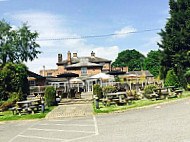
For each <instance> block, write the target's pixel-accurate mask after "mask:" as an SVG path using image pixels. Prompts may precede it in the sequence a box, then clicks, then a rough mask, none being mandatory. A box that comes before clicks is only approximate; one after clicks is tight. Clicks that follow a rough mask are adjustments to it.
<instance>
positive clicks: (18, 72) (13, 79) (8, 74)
mask: <svg viewBox="0 0 190 142" xmlns="http://www.w3.org/2000/svg"><path fill="white" fill-rule="evenodd" d="M27 70H28V68H27V67H26V66H25V65H24V64H20V63H19V64H13V63H7V64H6V65H5V66H4V67H3V69H2V71H1V74H0V75H1V76H0V86H1V87H0V100H1V99H2V100H7V99H8V97H9V96H10V95H11V93H14V92H17V93H18V92H19V90H20V92H22V93H23V94H25V95H26V94H28V92H29V84H28V79H27V77H28V74H27ZM23 99H24V98H23Z"/></svg>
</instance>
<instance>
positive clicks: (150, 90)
mask: <svg viewBox="0 0 190 142" xmlns="http://www.w3.org/2000/svg"><path fill="white" fill-rule="evenodd" d="M157 88H158V86H156V85H153V84H150V85H147V86H145V88H144V94H145V95H146V94H152V93H153V90H154V89H157Z"/></svg>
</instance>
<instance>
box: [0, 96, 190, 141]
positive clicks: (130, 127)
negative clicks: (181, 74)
mask: <svg viewBox="0 0 190 142" xmlns="http://www.w3.org/2000/svg"><path fill="white" fill-rule="evenodd" d="M65 141H66V142H69V141H76V142H78V141H80V142H117V141H118V142H141V141H142V142H190V98H188V99H185V100H183V101H180V102H177V103H171V104H165V105H158V106H154V107H150V108H146V109H142V110H135V111H129V112H125V113H120V114H111V115H110V114H109V115H103V116H93V117H88V118H60V119H56V120H37V121H16V122H6V123H4V122H0V142H65Z"/></svg>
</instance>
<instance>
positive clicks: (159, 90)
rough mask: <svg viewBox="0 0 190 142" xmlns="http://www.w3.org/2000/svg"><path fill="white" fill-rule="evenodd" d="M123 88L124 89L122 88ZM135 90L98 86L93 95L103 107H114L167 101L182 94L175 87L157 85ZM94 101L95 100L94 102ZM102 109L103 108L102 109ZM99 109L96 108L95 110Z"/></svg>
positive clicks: (181, 91) (116, 86) (95, 87)
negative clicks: (138, 102) (143, 101)
mask: <svg viewBox="0 0 190 142" xmlns="http://www.w3.org/2000/svg"><path fill="white" fill-rule="evenodd" d="M124 88H125V87H124ZM134 88H136V89H135V90H132V89H131V90H130V89H126V90H124V91H123V90H122V91H120V90H119V89H120V87H118V84H117V85H115V86H112V85H110V86H105V87H102V88H101V86H100V85H97V84H96V85H95V86H94V92H93V93H94V95H96V97H95V99H98V96H99V102H100V103H101V104H103V106H104V107H108V108H109V107H110V106H112V105H114V106H130V105H131V104H134V103H133V102H137V101H138V100H139V101H140V100H150V101H157V100H167V99H169V98H170V99H171V98H177V97H180V96H181V95H182V93H183V90H179V89H178V88H176V87H175V86H167V87H159V86H158V85H154V84H149V85H146V86H144V87H143V88H142V87H138V90H137V87H134ZM94 101H95V100H94ZM104 107H103V108H104ZM98 108H99V107H98V106H97V109H98Z"/></svg>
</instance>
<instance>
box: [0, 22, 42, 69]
mask: <svg viewBox="0 0 190 142" xmlns="http://www.w3.org/2000/svg"><path fill="white" fill-rule="evenodd" d="M37 37H38V33H37V32H32V31H31V30H30V29H29V26H27V24H23V25H22V27H21V28H18V30H14V29H13V28H12V27H11V26H10V25H9V24H8V23H7V22H6V21H5V20H1V21H0V62H1V63H2V65H3V66H4V65H5V64H6V63H8V62H12V63H19V62H23V61H26V62H27V61H28V60H30V61H32V60H34V59H35V58H37V55H38V54H39V53H40V51H38V50H37V48H38V47H40V46H39V45H38V44H37V43H36V38H37Z"/></svg>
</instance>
